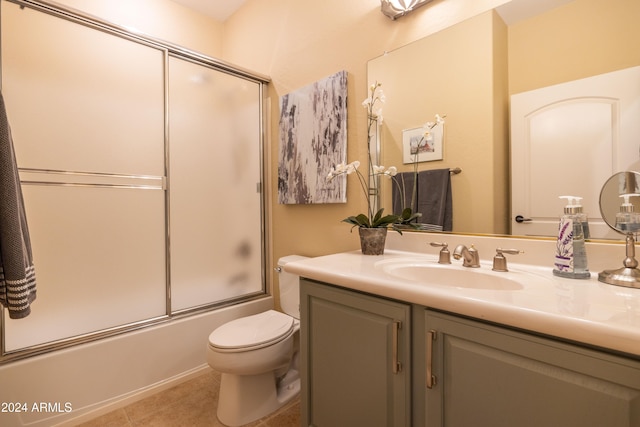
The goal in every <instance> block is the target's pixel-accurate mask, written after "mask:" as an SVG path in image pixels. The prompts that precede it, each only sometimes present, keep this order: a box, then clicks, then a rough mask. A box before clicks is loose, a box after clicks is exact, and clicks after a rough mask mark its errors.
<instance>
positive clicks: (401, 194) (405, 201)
mask: <svg viewBox="0 0 640 427" xmlns="http://www.w3.org/2000/svg"><path fill="white" fill-rule="evenodd" d="M414 178H415V174H414V173H413V172H402V173H399V174H397V175H396V176H395V177H393V179H394V180H395V181H396V182H395V183H393V185H392V187H391V194H392V198H391V200H392V208H393V213H394V215H400V214H401V213H402V211H403V210H404V208H405V207H407V208H408V207H410V206H411V197H412V196H413V185H414ZM396 184H398V185H396ZM416 197H417V194H416Z"/></svg>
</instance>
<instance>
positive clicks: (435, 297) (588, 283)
mask: <svg viewBox="0 0 640 427" xmlns="http://www.w3.org/2000/svg"><path fill="white" fill-rule="evenodd" d="M400 259H405V260H411V259H415V260H420V261H422V260H424V261H426V262H428V263H433V264H434V265H436V266H437V267H438V268H447V269H449V268H450V269H452V270H461V271H460V274H461V275H464V274H475V273H474V271H471V270H479V271H480V270H481V274H492V275H500V277H504V278H513V279H516V280H518V281H520V282H521V283H522V284H523V288H522V289H518V290H490V289H474V288H473V287H471V286H469V287H466V286H465V287H454V286H449V285H439V284H429V279H428V277H425V278H424V281H417V280H409V279H402V278H398V277H395V276H391V275H389V274H387V273H385V272H384V271H382V268H381V265H383V264H385V263H389V262H391V263H392V262H394V260H400ZM481 264H482V266H481V267H480V268H479V269H471V268H466V267H462V266H461V265H460V261H455V260H454V261H453V264H451V265H447V266H439V265H437V255H431V254H420V253H414V252H403V251H397V250H386V251H385V254H384V255H380V256H368V255H362V254H361V252H360V251H354V252H345V253H338V254H333V255H326V256H321V257H316V258H308V259H305V260H302V261H294V262H290V263H288V264H286V265H285V266H284V270H285V271H287V272H290V273H294V274H297V275H299V276H301V277H306V278H309V279H314V280H318V281H322V282H326V283H331V284H334V285H338V286H342V287H345V288H349V289H353V290H356V291H362V292H368V293H371V294H375V295H379V296H382V297H387V298H393V299H396V300H400V301H405V302H408V303H414V304H419V305H423V306H426V307H430V308H434V309H439V310H445V311H448V312H452V313H457V314H460V315H464V316H470V317H474V318H477V319H481V320H487V321H490V322H495V323H500V324H503V325H509V326H513V327H516V328H521V329H525V330H529V331H534V332H539V333H542V334H546V335H551V336H555V337H559V338H564V339H567V340H572V341H576V342H581V343H585V344H589V345H594V346H597V347H602V348H607V349H611V350H615V351H620V352H624V353H628V354H630V355H634V356H640V289H630V288H624V287H620V286H613V285H607V284H604V283H601V282H599V281H598V279H597V274H596V273H592V277H591V279H587V280H574V279H563V278H559V277H555V276H554V275H553V274H552V270H551V268H542V267H536V266H531V265H520V264H517V263H515V262H513V261H511V260H510V261H509V272H505V273H497V272H492V271H491V264H490V263H488V264H487V263H486V262H482V263H481ZM502 275H503V276H502ZM469 277H473V276H469ZM521 279H522V280H521Z"/></svg>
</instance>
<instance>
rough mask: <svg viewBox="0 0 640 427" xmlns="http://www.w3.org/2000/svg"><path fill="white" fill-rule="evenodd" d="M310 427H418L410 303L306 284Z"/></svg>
mask: <svg viewBox="0 0 640 427" xmlns="http://www.w3.org/2000/svg"><path fill="white" fill-rule="evenodd" d="M300 294H301V306H300V311H301V336H300V340H301V365H302V366H301V373H302V405H301V406H302V419H303V422H302V425H303V426H314V427H341V426H344V427H354V426H367V427H376V426H380V427H382V426H409V425H410V398H409V394H410V389H409V387H410V339H409V337H410V330H409V319H410V312H411V309H410V306H408V305H406V304H402V303H398V302H395V301H389V300H385V299H381V298H375V297H371V296H369V295H364V294H359V293H356V292H351V291H346V290H343V289H340V288H336V287H333V286H329V285H323V284H319V283H316V282H312V281H308V280H301V290H300Z"/></svg>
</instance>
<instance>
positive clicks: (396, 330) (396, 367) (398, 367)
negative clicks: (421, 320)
mask: <svg viewBox="0 0 640 427" xmlns="http://www.w3.org/2000/svg"><path fill="white" fill-rule="evenodd" d="M401 328H402V322H400V321H399V320H395V321H394V322H393V332H392V334H393V335H392V337H391V340H392V341H393V344H392V345H393V352H392V353H393V356H392V360H391V372H393V373H394V374H398V373H400V371H402V363H400V361H399V360H398V347H399V343H398V340H399V339H400V329H401Z"/></svg>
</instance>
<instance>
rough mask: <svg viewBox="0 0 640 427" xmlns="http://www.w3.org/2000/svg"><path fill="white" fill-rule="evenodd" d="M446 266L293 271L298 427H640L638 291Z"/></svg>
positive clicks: (532, 271) (424, 263) (545, 272)
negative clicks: (297, 313) (296, 283)
mask: <svg viewBox="0 0 640 427" xmlns="http://www.w3.org/2000/svg"><path fill="white" fill-rule="evenodd" d="M437 261H438V257H437V254H421V253H413V252H403V251H393V250H392V251H390V250H387V251H386V252H385V255H382V256H378V257H372V256H364V255H361V254H360V252H359V251H358V252H350V253H341V254H334V255H328V256H323V257H318V258H312V259H309V260H306V261H302V262H299V263H292V264H290V265H289V266H288V268H287V270H288V271H291V272H293V273H296V274H299V275H300V276H301V277H303V279H301V305H300V308H301V373H302V378H303V384H302V417H303V421H302V425H305V426H307V425H309V426H315V427H324V426H332V427H338V426H354V425H367V426H416V427H421V426H429V427H431V426H448V427H449V426H461V427H464V426H470V425H477V426H492V427H494V426H505V427H507V426H509V427H510V426H514V425H517V426H532V427H538V426H541V425H545V426H555V425H557V426H580V427H585V426H594V427H595V426H598V427H601V426H604V425H606V426H629V427H631V426H638V425H640V289H626V288H620V287H616V286H610V285H606V284H603V283H600V282H598V281H597V279H596V278H595V277H592V278H591V279H589V280H571V279H562V278H557V277H553V275H552V274H551V269H550V268H548V269H546V268H540V267H536V266H531V265H519V264H513V266H511V265H510V266H509V271H508V272H495V271H492V270H491V267H492V266H491V263H490V262H489V263H487V262H486V261H485V262H481V267H480V268H466V267H462V265H461V264H460V263H456V261H453V262H454V264H449V265H441V264H438V262H437ZM510 262H511V260H510Z"/></svg>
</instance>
